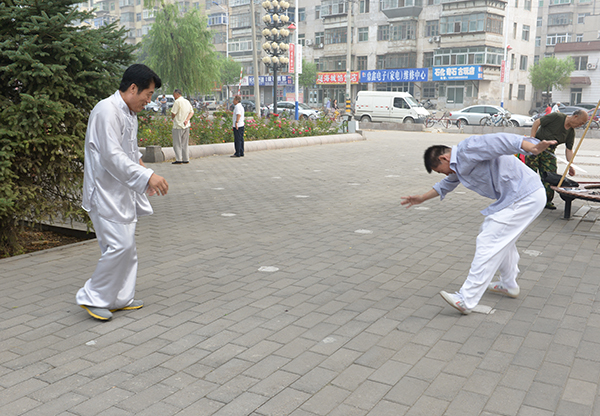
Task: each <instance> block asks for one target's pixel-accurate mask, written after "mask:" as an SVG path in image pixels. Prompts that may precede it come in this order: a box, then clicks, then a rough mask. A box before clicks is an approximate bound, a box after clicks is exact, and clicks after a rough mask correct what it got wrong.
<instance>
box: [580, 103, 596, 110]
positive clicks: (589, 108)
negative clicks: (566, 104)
mask: <svg viewBox="0 0 600 416" xmlns="http://www.w3.org/2000/svg"><path fill="white" fill-rule="evenodd" d="M597 104H598V103H577V104H575V106H577V107H583V108H586V109H588V110H593V109H595V108H596V105H597Z"/></svg>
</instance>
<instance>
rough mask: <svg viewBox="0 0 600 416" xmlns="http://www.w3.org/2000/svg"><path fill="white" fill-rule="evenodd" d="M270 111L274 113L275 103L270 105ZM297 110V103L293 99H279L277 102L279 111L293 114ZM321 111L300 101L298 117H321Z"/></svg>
mask: <svg viewBox="0 0 600 416" xmlns="http://www.w3.org/2000/svg"><path fill="white" fill-rule="evenodd" d="M267 108H268V109H269V113H271V114H272V113H273V104H270V105H269V106H268V107H267ZM295 111H296V103H293V102H291V101H278V102H277V113H278V114H282V113H287V114H289V115H293V114H294V113H295ZM319 115H320V111H317V110H313V109H312V108H310V107H309V106H308V105H306V104H304V103H298V118H299V119H305V120H306V119H311V120H315V119H316V118H317V117H319Z"/></svg>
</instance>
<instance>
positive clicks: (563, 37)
mask: <svg viewBox="0 0 600 416" xmlns="http://www.w3.org/2000/svg"><path fill="white" fill-rule="evenodd" d="M570 41H571V34H570V33H555V34H553V35H546V46H552V45H556V44H557V43H565V42H570Z"/></svg>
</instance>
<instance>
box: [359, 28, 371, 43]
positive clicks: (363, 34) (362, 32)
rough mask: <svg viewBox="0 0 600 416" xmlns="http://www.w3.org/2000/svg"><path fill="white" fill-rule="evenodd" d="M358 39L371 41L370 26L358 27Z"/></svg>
mask: <svg viewBox="0 0 600 416" xmlns="http://www.w3.org/2000/svg"><path fill="white" fill-rule="evenodd" d="M358 41H359V42H368V41H369V28H368V27H359V28H358Z"/></svg>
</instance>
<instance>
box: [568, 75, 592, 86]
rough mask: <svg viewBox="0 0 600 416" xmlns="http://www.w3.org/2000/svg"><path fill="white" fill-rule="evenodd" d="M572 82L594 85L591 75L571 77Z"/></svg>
mask: <svg viewBox="0 0 600 416" xmlns="http://www.w3.org/2000/svg"><path fill="white" fill-rule="evenodd" d="M571 84H579V85H592V81H591V80H590V77H571Z"/></svg>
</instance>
